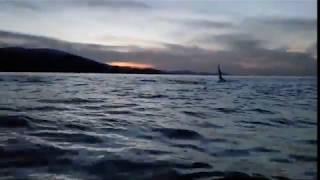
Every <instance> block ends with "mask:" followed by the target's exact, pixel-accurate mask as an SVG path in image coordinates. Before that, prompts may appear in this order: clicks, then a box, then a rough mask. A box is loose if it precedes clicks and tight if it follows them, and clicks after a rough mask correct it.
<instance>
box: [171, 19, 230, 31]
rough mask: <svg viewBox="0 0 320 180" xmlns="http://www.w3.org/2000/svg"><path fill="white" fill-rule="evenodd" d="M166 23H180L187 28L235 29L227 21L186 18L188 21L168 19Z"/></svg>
mask: <svg viewBox="0 0 320 180" xmlns="http://www.w3.org/2000/svg"><path fill="white" fill-rule="evenodd" d="M166 21H168V22H171V23H178V24H181V25H183V26H186V27H190V28H208V29H211V28H217V29H221V28H232V27H234V24H233V23H231V22H227V21H214V20H208V19H194V18H186V19H181V18H179V19H178V18H177V19H173V18H168V19H166Z"/></svg>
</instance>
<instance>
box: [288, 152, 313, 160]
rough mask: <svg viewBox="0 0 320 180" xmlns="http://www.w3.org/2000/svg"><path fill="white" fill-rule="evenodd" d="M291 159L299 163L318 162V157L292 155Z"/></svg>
mask: <svg viewBox="0 0 320 180" xmlns="http://www.w3.org/2000/svg"><path fill="white" fill-rule="evenodd" d="M289 157H290V158H293V159H295V160H297V161H303V162H316V161H317V157H314V156H306V155H297V154H290V155H289Z"/></svg>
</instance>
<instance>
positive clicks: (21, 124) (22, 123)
mask: <svg viewBox="0 0 320 180" xmlns="http://www.w3.org/2000/svg"><path fill="white" fill-rule="evenodd" d="M30 120H31V119H30V118H29V117H26V116H13V115H11V116H5V115H0V128H1V127H2V128H27V127H30V126H31V125H30V123H31V122H30Z"/></svg>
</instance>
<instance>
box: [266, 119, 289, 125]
mask: <svg viewBox="0 0 320 180" xmlns="http://www.w3.org/2000/svg"><path fill="white" fill-rule="evenodd" d="M269 121H270V122H273V123H276V124H280V125H292V124H293V122H291V121H289V120H288V119H285V118H271V119H269Z"/></svg>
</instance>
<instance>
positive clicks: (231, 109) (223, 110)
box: [215, 108, 238, 114]
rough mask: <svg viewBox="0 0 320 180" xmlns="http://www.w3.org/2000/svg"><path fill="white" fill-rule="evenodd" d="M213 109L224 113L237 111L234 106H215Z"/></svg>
mask: <svg viewBox="0 0 320 180" xmlns="http://www.w3.org/2000/svg"><path fill="white" fill-rule="evenodd" d="M215 110H217V111H220V112H223V113H226V114H230V113H236V112H238V110H237V109H234V108H215Z"/></svg>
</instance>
